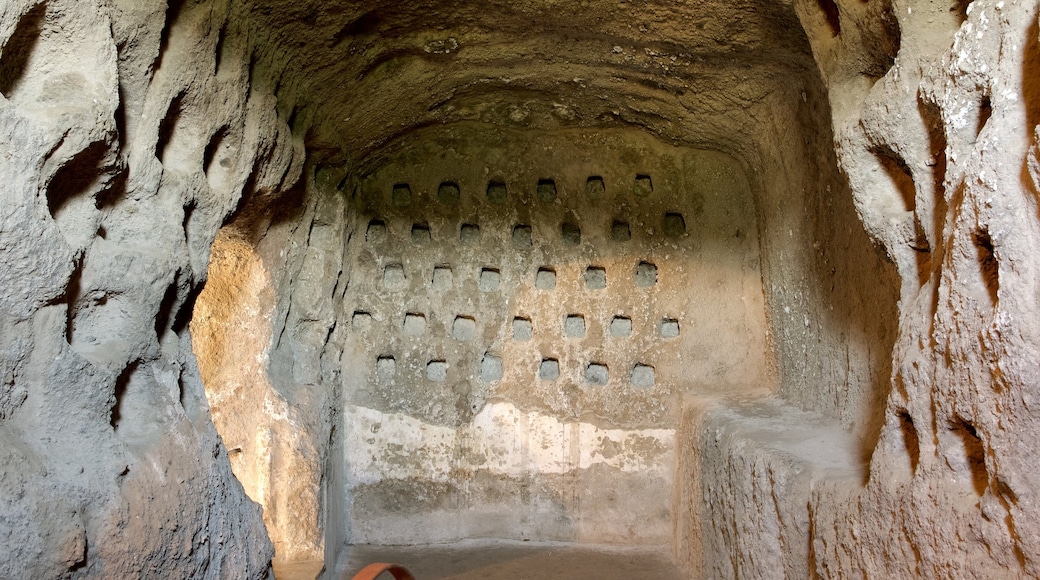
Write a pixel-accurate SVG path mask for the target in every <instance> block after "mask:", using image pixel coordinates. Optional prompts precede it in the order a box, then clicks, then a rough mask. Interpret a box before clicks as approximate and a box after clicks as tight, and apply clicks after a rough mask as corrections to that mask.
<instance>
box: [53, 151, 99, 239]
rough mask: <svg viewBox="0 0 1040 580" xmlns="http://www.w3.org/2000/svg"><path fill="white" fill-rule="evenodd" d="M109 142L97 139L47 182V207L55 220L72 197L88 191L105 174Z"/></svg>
mask: <svg viewBox="0 0 1040 580" xmlns="http://www.w3.org/2000/svg"><path fill="white" fill-rule="evenodd" d="M107 155H108V143H106V142H104V141H97V142H95V143H92V144H91V145H90V146H89V147H87V148H86V149H84V150H83V151H80V152H79V153H77V154H76V155H75V156H73V157H72V159H70V160H69V161H68V162H67V163H65V165H62V166H61V168H60V169H58V171H57V172H56V173H55V174H54V176H53V177H52V178H51V180H50V183H48V184H47V209H48V210H49V211H50V214H51V217H52V218H54V219H55V220H56V219H58V215H59V214H60V213H61V210H62V208H64V207H65V205H66V204H67V203H68V202H69V201H71V200H72V199H74V198H76V197H79V196H80V195H83V194H85V193H88V192H89V190H90V187H91V186H92V185H94V184H95V183H96V182H97V181H98V179H101V178H102V177H103V176H101V175H99V173H101V169H102V166H103V164H104V160H105V157H106V156H107Z"/></svg>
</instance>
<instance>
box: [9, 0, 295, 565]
mask: <svg viewBox="0 0 1040 580" xmlns="http://www.w3.org/2000/svg"><path fill="white" fill-rule="evenodd" d="M229 10H230V8H229V6H228V5H227V3H221V2H215V3H207V4H205V5H197V4H188V5H184V6H180V7H178V9H176V10H175V9H167V6H166V5H165V3H163V2H114V3H109V2H81V1H78V0H77V1H67V2H66V1H61V0H54V1H48V2H7V3H5V5H4V7H3V8H2V9H0V38H2V39H3V50H2V53H0V79H2V81H0V93H2V94H3V97H2V98H0V117H2V119H0V126H2V127H3V129H2V130H3V134H4V139H3V142H4V147H3V154H2V155H0V174H2V175H3V176H4V182H5V185H4V189H3V191H4V196H3V197H4V203H3V206H4V208H5V209H4V210H3V217H2V218H0V220H2V221H0V240H2V241H0V245H2V247H3V250H2V252H0V261H2V265H0V279H2V281H3V285H4V287H5V292H4V293H3V297H2V298H0V301H2V308H0V310H2V313H0V324H2V328H3V330H2V332H0V335H2V337H3V338H2V344H3V346H2V347H0V348H2V350H0V352H2V353H3V354H2V356H0V367H2V371H0V374H3V376H4V377H5V378H4V382H3V386H2V387H0V439H2V441H3V445H0V447H2V449H3V451H2V453H3V459H2V460H0V461H2V463H0V465H2V466H0V514H2V520H3V522H4V524H3V525H2V526H0V542H2V544H3V546H4V549H3V550H2V552H0V575H2V576H5V577H12V578H15V577H23V578H29V577H39V578H44V577H60V576H65V575H78V576H95V577H120V576H136V575H140V574H146V575H162V576H167V577H232V576H234V577H251V578H260V577H265V576H268V575H269V570H270V559H271V546H270V542H269V541H268V540H267V537H266V534H265V533H264V529H263V525H262V522H261V519H260V510H259V508H258V506H257V505H256V504H254V503H253V502H251V501H249V500H248V498H246V496H245V495H244V494H243V492H242V488H241V486H240V484H239V483H238V482H237V481H236V480H235V479H234V477H233V476H232V474H231V470H230V465H229V463H228V460H227V453H226V450H225V448H224V446H223V445H222V444H221V441H220V438H219V437H218V436H217V433H216V431H215V430H214V429H213V423H212V421H211V419H210V415H209V407H208V405H207V403H206V399H205V396H204V394H203V390H202V383H201V381H200V379H199V374H198V369H197V366H196V364H195V358H194V356H193V355H192V353H191V340H190V336H189V334H188V332H187V322H188V320H189V319H190V315H191V309H192V306H193V300H194V296H195V294H196V292H197V290H198V289H199V288H200V287H201V285H202V283H203V282H204V280H205V268H206V264H207V262H208V256H209V247H210V244H211V243H212V240H213V236H214V235H215V233H216V230H217V228H218V227H219V225H220V224H221V223H222V222H223V221H224V220H225V219H226V217H227V216H228V215H229V214H230V213H231V212H232V211H234V209H235V207H236V206H237V204H238V203H239V200H240V199H241V197H242V195H243V192H244V193H246V194H250V195H258V194H259V192H263V191H272V190H279V189H281V188H283V187H284V185H285V184H287V183H291V182H292V181H293V180H294V179H295V178H296V176H297V175H298V173H299V172H298V169H297V167H298V166H295V165H293V164H292V160H293V159H294V155H295V151H294V149H293V142H292V141H291V139H289V138H288V132H287V131H285V132H281V130H282V127H284V124H282V123H280V122H279V117H278V114H277V111H276V108H275V106H274V99H273V96H272V93H271V91H270V90H269V89H266V90H265V89H264V88H263V86H262V83H261V80H260V79H259V78H258V77H254V78H253V79H252V83H251V79H250V76H249V72H250V71H249V66H250V58H249V53H250V46H249V45H248V43H246V42H244V41H241V40H238V41H228V42H225V43H224V44H223V48H222V50H221V53H220V63H219V67H218V66H217V62H216V55H217V48H218V44H219V42H218V41H219V37H220V26H221V25H222V23H225V22H227V21H228V15H229ZM228 26H230V27H231V28H235V25H234V24H233V23H232V24H228ZM236 36H237V37H238V38H239V39H241V38H244V35H243V34H242V32H241V30H239V32H238V33H236ZM299 160H301V161H302V158H299ZM272 175H273V176H275V177H272ZM247 181H248V184H247Z"/></svg>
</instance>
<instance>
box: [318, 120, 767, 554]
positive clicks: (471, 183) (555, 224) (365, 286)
mask: <svg viewBox="0 0 1040 580" xmlns="http://www.w3.org/2000/svg"><path fill="white" fill-rule="evenodd" d="M590 176H593V177H596V178H598V180H599V182H600V184H601V186H603V187H604V190H603V191H602V192H598V194H597V196H596V197H592V198H590V197H589V196H588V193H587V191H586V187H585V186H586V184H587V182H588V179H589V177H590ZM651 177H652V179H653V185H654V187H653V191H650V190H649V189H647V188H646V186H644V185H643V184H644V183H646V182H649V181H650V179H651ZM404 184H407V186H408V189H409V191H410V192H411V194H410V197H409V200H408V203H407V205H405V204H404V203H403V201H400V200H398V201H396V202H395V200H394V198H393V190H394V188H395V186H396V187H398V188H401V187H403V185H404ZM445 184H450V185H445ZM496 184H499V191H498V192H497V193H496V192H495V191H494V188H493V187H492V186H494V185H496ZM502 187H504V188H505V193H504V196H503V194H502V193H501V188H502ZM445 189H450V190H451V192H452V195H451V196H450V197H449V198H445V197H444V196H441V195H440V193H441V192H442V191H444V190H445ZM489 191H491V192H492V193H496V195H494V196H492V197H489V196H488V192H489ZM544 192H551V194H548V193H544ZM352 197H353V198H354V199H352V200H351V204H352V206H353V208H354V210H355V212H356V217H355V218H354V220H355V222H356V224H357V225H355V226H354V228H353V229H354V230H355V231H366V232H372V231H373V228H385V230H386V233H385V235H380V237H379V238H378V239H372V236H365V237H364V238H362V237H360V236H358V237H355V238H352V240H351V241H350V243H349V246H350V247H349V249H348V256H347V260H348V261H349V262H350V263H349V264H345V265H344V269H349V270H350V271H351V272H352V280H353V283H352V284H351V285H350V288H349V289H347V290H346V292H345V294H344V296H343V298H342V300H341V302H340V304H341V307H340V310H339V315H338V319H339V321H338V324H339V326H338V327H342V328H344V329H345V332H344V335H343V336H344V339H345V341H346V344H345V347H343V350H344V356H345V358H344V369H343V375H342V376H343V377H344V383H343V386H344V393H343V396H344V415H343V417H344V422H343V432H344V436H345V437H346V447H347V458H346V465H347V466H348V467H347V469H348V476H347V477H348V488H347V489H346V490H343V491H342V492H340V493H347V494H348V495H349V496H350V498H351V501H352V502H353V509H352V511H351V514H350V519H351V521H352V522H354V524H353V526H352V535H351V540H352V541H354V542H357V543H388V544H396V543H402V542H408V543H415V542H422V541H424V540H425V541H427V542H444V541H457V540H461V539H465V538H471V537H497V538H504V539H505V538H509V539H524V538H527V539H530V538H535V539H540V540H554V541H564V540H580V541H586V542H600V543H606V542H610V543H639V544H646V543H659V544H667V543H668V542H669V538H670V533H671V523H670V522H671V515H670V513H669V505H670V491H669V490H670V489H671V487H672V478H671V473H672V470H673V467H672V463H673V462H672V431H673V429H674V421H675V418H676V416H677V412H678V408H677V405H676V402H677V401H679V400H680V397H681V396H682V395H683V394H684V393H698V394H704V393H719V392H722V393H732V392H744V391H747V390H748V389H760V388H762V387H763V386H768V385H769V384H770V382H771V380H772V377H771V376H770V374H771V370H772V368H773V366H774V363H773V362H772V360H771V357H770V356H769V353H768V347H767V342H766V338H765V337H766V332H765V329H766V319H765V306H764V294H763V289H762V283H761V280H762V277H761V273H760V264H761V260H760V258H759V254H758V227H757V224H756V223H755V219H754V209H753V199H752V197H751V192H750V190H749V187H748V184H747V181H746V179H745V178H744V175H743V172H742V170H741V168H740V166H739V165H738V164H737V163H736V162H735V161H734V160H733V159H732V158H730V157H728V156H726V155H721V154H718V153H714V152H707V151H697V150H693V149H687V148H677V147H672V146H668V145H665V144H663V143H660V142H657V141H655V140H653V139H651V138H648V137H647V136H645V135H644V134H641V133H636V132H631V131H612V132H608V131H598V132H587V131H582V132H564V133H554V134H543V133H521V132H504V131H502V130H500V129H499V130H496V129H491V128H488V127H486V126H474V125H466V124H464V125H456V126H455V127H453V128H452V129H451V130H450V131H447V132H444V131H432V130H425V131H420V132H418V133H417V134H415V135H414V136H412V137H410V138H409V139H408V140H407V141H406V142H404V143H402V144H400V145H399V146H397V147H395V149H394V152H393V153H392V155H390V156H389V157H388V159H387V161H386V162H385V164H384V165H382V166H381V167H380V168H379V169H378V170H376V171H374V172H373V173H372V174H370V175H363V176H361V177H360V179H359V185H358V187H357V189H356V190H355V193H354V195H353V196H352ZM723 200H724V201H723ZM683 216H685V217H683ZM670 217H671V218H673V219H672V221H675V222H680V226H675V227H673V229H672V230H670V229H669V218H670ZM686 220H688V224H689V225H688V227H687V225H686V223H685V222H686ZM615 222H624V223H626V224H628V225H629V227H630V231H631V234H632V235H631V237H630V238H629V239H627V240H624V241H612V240H611V231H612V229H611V228H612V224H613V223H615ZM464 225H470V226H476V227H478V228H479V230H480V238H479V240H470V241H464V240H463V239H462V232H463V226H464ZM419 226H421V227H422V229H423V231H424V232H425V233H426V237H424V238H423V239H421V240H416V238H415V235H414V233H415V231H416V228H417V227H419ZM518 227H523V228H528V229H529V230H530V232H531V241H530V245H527V244H526V239H525V244H524V245H523V246H522V247H517V246H516V245H515V244H514V243H513V232H514V231H515V230H516V229H517V228H518ZM640 266H642V269H641V268H640ZM391 267H393V268H394V270H393V272H394V275H393V276H394V277H393V278H392V279H391V278H390V277H389V272H390V268H391ZM438 268H440V269H445V268H447V269H450V270H451V271H452V273H453V276H452V282H451V284H450V285H449V284H447V283H444V284H443V285H440V284H437V283H436V278H435V277H436V270H437V269H438ZM539 270H542V271H546V270H551V271H553V272H555V274H556V283H555V284H539V283H538V281H537V279H538V273H539ZM647 270H652V273H651V274H648V273H646V271H647ZM489 272H493V273H494V280H495V283H494V284H491V283H489V282H488V280H487V279H488V278H489V274H488V273H489ZM359 313H363V314H364V315H363V316H362V318H361V319H362V320H364V321H365V322H364V324H363V327H355V326H352V325H351V322H352V321H354V320H357V319H358V317H359ZM410 313H418V314H419V315H421V316H423V319H424V320H425V321H426V326H425V328H424V329H423V331H422V332H421V333H410V332H407V328H406V326H407V324H408V320H409V316H412V314H410ZM616 316H623V317H625V318H626V320H628V322H629V323H630V332H629V333H628V335H626V336H624V337H618V336H614V335H612V334H611V333H610V331H609V325H610V323H611V321H612V320H613V318H614V317H616ZM517 319H519V320H523V321H529V323H530V325H531V328H532V330H531V335H530V336H527V335H526V334H524V333H525V332H526V328H521V329H520V337H519V340H518V339H517V338H516V337H514V329H513V324H514V321H515V320H517ZM662 321H667V322H662ZM680 325H681V327H683V328H686V329H687V332H685V333H682V332H680V331H678V329H679V328H680ZM662 328H667V329H669V330H662ZM489 357H493V358H496V359H498V360H499V362H498V363H497V365H498V367H497V368H496V369H493V370H494V371H495V372H493V373H486V372H485V369H484V365H485V362H486V361H487V360H488V359H489ZM547 358H550V359H553V360H554V361H556V364H555V365H554V366H553V369H552V370H551V371H547V370H542V372H539V371H540V366H541V361H543V360H545V359H547ZM390 360H393V361H394V363H393V364H394V367H393V371H392V372H391V371H390V370H389V367H383V368H385V369H386V372H385V373H384V372H381V371H382V370H383V368H381V366H380V365H381V363H382V364H387V363H386V361H390ZM636 368H646V369H649V368H653V369H655V371H656V378H655V380H651V379H650V378H649V377H647V376H646V372H645V371H644V372H642V373H637V374H636V375H635V376H634V378H633V370H634V369H636ZM487 375H490V376H487ZM640 489H641V490H643V492H642V493H639V492H635V490H640ZM651 490H654V491H651ZM330 493H331V492H330ZM427 495H429V496H432V497H431V498H428V499H427V498H425V496H427ZM518 496H519V497H518ZM433 498H436V499H433Z"/></svg>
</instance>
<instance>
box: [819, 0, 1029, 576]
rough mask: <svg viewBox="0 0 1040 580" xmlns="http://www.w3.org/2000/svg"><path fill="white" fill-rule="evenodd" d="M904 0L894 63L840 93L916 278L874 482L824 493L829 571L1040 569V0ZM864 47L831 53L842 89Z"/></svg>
mask: <svg viewBox="0 0 1040 580" xmlns="http://www.w3.org/2000/svg"><path fill="white" fill-rule="evenodd" d="M842 13H843V15H845V16H846V17H847V18H848V20H850V21H853V22H856V21H857V20H858V19H859V18H861V16H860V15H858V14H856V13H855V12H854V11H852V10H849V13H848V14H846V13H845V12H844V11H842ZM893 13H894V15H895V16H896V19H897V20H898V23H899V29H900V31H901V32H902V34H901V44H902V47H901V48H900V51H899V55H898V56H897V58H896V59H895V62H894V64H893V67H892V69H891V70H889V71H888V73H887V74H886V75H885V76H884V77H883V78H882V79H880V80H879V81H878V82H877V83H876V84H875V85H873V86H872V87H871V88H870V90H869V92H867V93H866V94H862V95H859V96H860V97H861V98H862V100H861V101H860V102H859V103H858V104H857V105H856V106H850V107H849V108H848V109H847V111H837V110H836V126H837V127H838V129H839V131H838V137H837V145H838V152H839V157H840V159H841V161H842V165H843V167H845V168H846V171H847V172H848V174H849V177H850V181H851V183H852V185H853V190H854V195H855V198H856V200H857V204H858V206H859V207H860V208H861V211H860V214H861V216H862V217H863V221H864V224H865V225H866V227H867V229H868V230H869V231H870V232H871V234H872V236H873V237H874V238H875V239H876V240H877V241H878V243H879V244H882V245H883V246H884V247H885V249H886V251H887V252H888V253H889V255H890V256H892V259H893V261H894V262H895V263H896V264H897V265H898V266H899V268H900V273H901V277H902V280H903V284H902V294H901V306H902V308H901V315H900V335H899V341H898V343H897V345H896V349H895V352H894V353H893V358H894V364H893V367H894V373H893V389H892V392H891V394H890V395H889V397H888V400H887V402H886V406H885V428H884V430H883V432H882V437H881V441H880V442H879V444H878V447H877V449H876V451H875V453H874V460H873V461H872V463H871V471H870V482H869V484H868V485H867V486H866V488H864V489H862V490H856V491H854V492H846V491H844V490H840V489H830V488H827V487H823V488H821V489H820V490H818V491H817V492H816V493H814V496H813V501H812V508H811V509H812V511H813V514H814V522H813V527H814V530H815V534H814V535H813V547H814V550H815V553H816V557H817V562H818V564H817V566H818V570H819V571H820V572H821V573H829V574H831V575H844V574H846V573H849V574H851V573H853V571H855V570H868V571H874V572H875V573H876V574H880V575H895V576H905V575H908V574H916V575H924V576H957V577H960V578H993V577H1025V576H1028V577H1035V576H1036V575H1037V574H1040V568H1037V566H1038V556H1040V545H1038V544H1037V542H1036V541H1035V540H1034V538H1035V537H1036V536H1037V526H1038V524H1040V519H1038V513H1037V511H1036V506H1035V500H1034V498H1033V495H1034V490H1036V489H1037V488H1038V487H1037V484H1038V481H1037V479H1036V476H1037V475H1036V474H1037V472H1036V469H1035V465H1036V454H1035V452H1032V451H1030V450H1029V444H1028V441H1030V440H1032V439H1033V438H1034V437H1035V436H1034V432H1035V430H1036V428H1037V427H1036V426H1037V419H1036V415H1035V412H1034V411H1033V410H1032V407H1033V405H1032V404H1031V399H1032V398H1033V396H1034V395H1033V392H1034V391H1035V386H1036V385H1037V384H1038V383H1037V379H1038V375H1037V365H1036V360H1037V354H1036V353H1037V352H1038V351H1037V348H1036V347H1037V344H1038V342H1037V340H1038V338H1040V337H1038V335H1037V332H1038V330H1037V327H1036V325H1035V323H1034V321H1035V319H1036V308H1037V300H1036V298H1037V291H1036V281H1035V280H1036V270H1037V266H1036V264H1037V262H1036V260H1035V248H1036V243H1037V240H1038V237H1037V235H1038V227H1040V224H1038V220H1037V201H1038V199H1037V193H1038V189H1037V183H1038V182H1037V179H1038V173H1037V164H1036V144H1037V136H1036V133H1035V129H1036V126H1037V123H1038V121H1040V118H1038V116H1037V112H1038V108H1040V99H1038V94H1037V93H1036V83H1037V68H1036V63H1037V62H1038V60H1037V59H1038V58H1040V52H1038V28H1037V5H1036V3H1034V2H999V1H996V2H989V1H982V0H976V1H975V2H971V3H967V4H964V3H954V4H953V5H950V6H946V5H944V4H923V5H921V4H917V3H913V4H903V3H899V2H896V3H894V5H893ZM852 53H854V51H851V50H848V49H844V48H843V49H839V50H837V51H835V56H834V58H833V59H821V61H822V62H821V68H823V69H824V70H827V74H828V76H829V77H830V79H829V80H830V82H831V83H832V84H833V86H834V88H832V92H833V93H835V95H836V97H835V98H838V96H839V95H841V94H842V93H844V92H845V91H844V90H843V89H842V88H841V87H840V85H841V80H840V78H841V77H842V76H843V75H846V74H848V71H847V69H848V66H847V60H848V59H849V58H850V54H852ZM828 69H830V70H828ZM836 109H837V108H836ZM878 166H880V167H881V168H882V169H883V170H884V171H886V172H888V173H889V174H892V175H893V176H894V177H893V182H895V184H896V185H897V186H898V188H899V193H900V195H901V197H902V198H903V205H902V206H901V207H900V206H898V205H897V206H896V207H895V209H896V210H899V211H897V212H895V213H892V211H891V209H890V210H889V211H888V212H887V213H886V211H885V209H884V208H886V207H888V208H891V207H892V205H891V200H892V199H893V192H892V191H889V190H886V189H885V188H884V187H883V185H881V184H879V183H878V182H879V181H880V180H878V179H877V178H876V177H873V176H874V175H876V173H877V168H878ZM882 184H883V181H882ZM879 185H880V186H879ZM882 514H884V515H882ZM853 546H855V549H852V547H853ZM830 571H834V572H830ZM846 571H847V572H846Z"/></svg>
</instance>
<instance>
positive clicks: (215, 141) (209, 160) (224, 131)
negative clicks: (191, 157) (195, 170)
mask: <svg viewBox="0 0 1040 580" xmlns="http://www.w3.org/2000/svg"><path fill="white" fill-rule="evenodd" d="M229 134H230V129H229V128H228V127H227V125H225V126H223V127H221V128H220V129H219V130H217V132H216V133H214V134H213V137H211V138H210V140H209V143H208V144H207V145H206V149H205V151H204V152H203V155H202V167H203V170H204V171H205V172H206V178H207V179H209V180H210V185H212V184H213V178H214V175H215V174H214V171H215V170H217V167H216V166H215V165H214V164H220V166H221V167H224V165H223V164H224V161H225V160H224V159H220V160H218V159H217V152H219V151H220V150H221V147H222V146H223V145H224V140H225V139H227V137H228V135H229Z"/></svg>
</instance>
